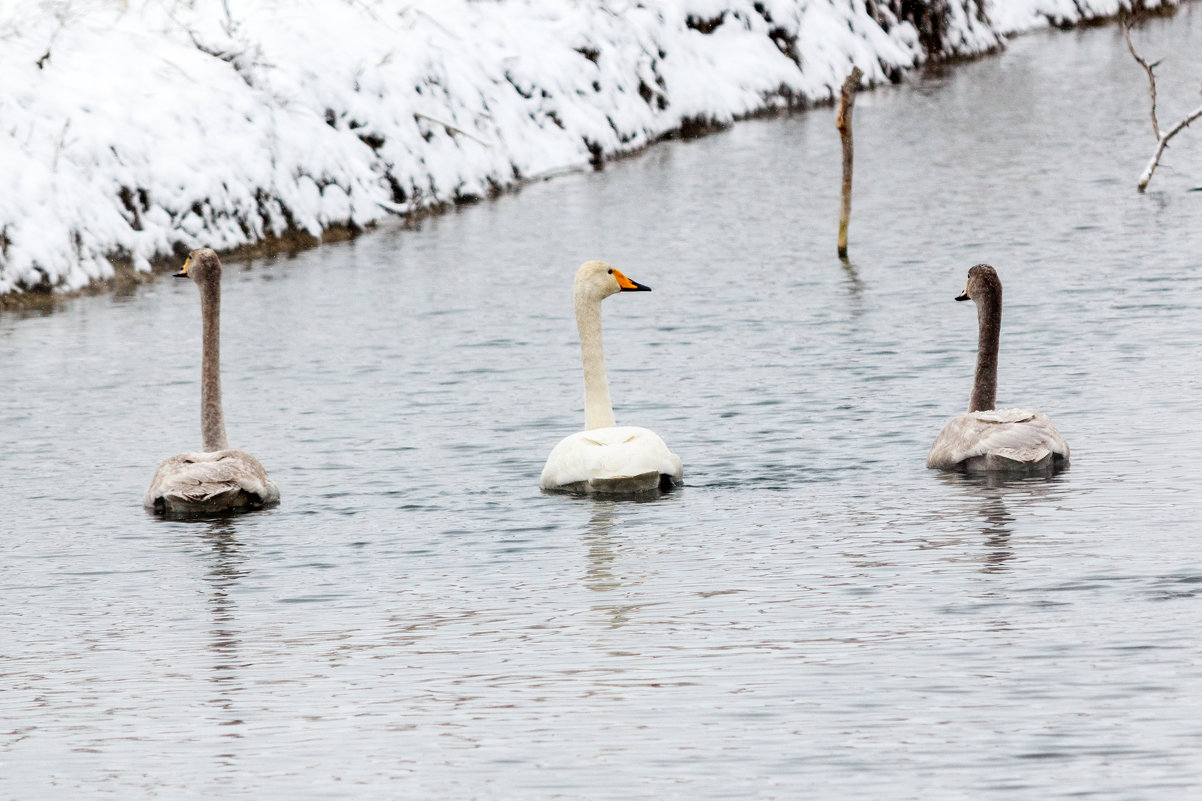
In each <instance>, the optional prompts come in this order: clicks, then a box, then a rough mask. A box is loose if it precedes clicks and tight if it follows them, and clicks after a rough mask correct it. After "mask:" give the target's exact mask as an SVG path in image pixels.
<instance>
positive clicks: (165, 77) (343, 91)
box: [0, 0, 1175, 294]
mask: <svg viewBox="0 0 1202 801" xmlns="http://www.w3.org/2000/svg"><path fill="white" fill-rule="evenodd" d="M981 2H988V3H991V4H990V5H988V6H987V7H986V8H985V9H984V10H985V14H980V13H978V12H979V11H980V10H981V9H980V7H979V3H981ZM1164 2H1175V0H1164ZM1119 3H1120V0H955V1H954V2H951V3H938V4H934V5H937V6H939V7H942V8H943V10H944V12H945V13H946V19H945V21H946V36H945V38H944V41H943V44H942V49H941V52H939V53H927V52H924V50H923V45H922V44H921V42H920V34H919V31H918V30H916V29H915V27H914V25H913V24H912V23H911V22H909V21H905V20H900V19H898V17H897V16H896V14H895V13H894V12H893V11H890V10H889V9H891V8H893V9H900V8H901V6H902V3H901V2H899V0H878V2H877V3H875V4H874V5H871V6H870V5H869V4H866V2H865V0H762V1H761V2H752V0H659V2H654V3H649V2H643V3H639V2H634V0H574V2H571V3H568V2H565V0H228V2H223V3H213V2H209V3H185V2H181V1H180V0H91V2H88V1H87V0H58V1H57V2H52V1H49V0H47V1H44V2H42V3H32V2H24V1H23V0H0V76H2V79H0V186H3V187H5V190H6V191H4V192H3V193H0V294H4V293H7V292H11V291H14V290H21V289H30V288H54V289H62V290H71V289H77V288H80V287H82V286H84V285H85V284H87V283H89V282H91V281H94V280H98V279H104V278H108V277H111V276H112V275H113V274H114V266H113V261H115V260H118V259H121V260H127V261H129V262H130V263H132V264H133V266H134V268H135V269H138V270H148V269H149V268H150V263H151V261H153V260H154V259H156V258H163V257H166V256H169V255H171V254H172V253H177V254H178V253H182V252H185V251H187V250H190V249H192V248H194V247H200V246H207V247H212V248H215V249H217V250H227V249H231V248H235V247H237V246H240V245H244V244H251V243H254V242H257V241H260V240H262V239H264V238H265V237H269V236H279V235H282V234H285V233H286V232H288V231H289V230H291V229H296V230H301V231H304V232H307V233H309V234H310V235H312V236H314V237H320V235H321V233H322V231H324V230H325V229H327V228H329V227H331V226H338V225H345V226H352V227H362V226H365V225H368V224H370V223H372V222H375V221H378V220H380V219H382V218H383V217H385V216H387V215H389V214H394V213H405V212H408V211H412V210H415V209H417V208H420V207H423V206H430V205H436V204H441V203H447V202H457V201H461V200H465V199H474V198H477V197H481V196H484V195H487V194H488V193H489V192H491V191H494V190H495V189H499V188H503V187H506V186H509V185H512V184H513V183H515V182H517V181H520V180H525V179H530V178H535V177H539V176H546V175H550V174H554V173H556V172H560V171H564V170H572V169H580V168H582V167H585V166H587V165H588V164H589V163H590V161H592V160H594V159H596V158H598V157H609V156H612V155H615V154H618V153H623V152H628V151H631V150H636V149H638V148H641V147H645V146H646V145H648V144H651V143H653V142H655V141H656V140H657V139H660V138H662V137H664V136H667V135H670V134H672V133H673V132H676V131H679V130H680V129H681V128H682V126H685V125H693V124H726V123H729V122H731V121H733V120H735V119H737V118H739V117H741V116H746V115H749V114H752V113H755V112H758V111H763V110H765V109H770V108H776V107H785V106H789V105H796V104H799V103H812V102H816V101H823V100H827V99H829V98H831V97H832V95H833V94H834V92H836V91H837V89H838V86H839V84H840V83H841V82H842V80H843V78H844V76H845V75H846V74H847V73H848V72H849V71H850V69H851V66H852V65H853V64H854V65H858V66H859V67H860V68H861V69H862V70H864V72H865V82H866V83H869V84H876V83H882V82H886V81H888V80H889V79H890V77H891V76H895V75H897V74H899V73H900V72H901V71H904V70H907V69H911V68H913V67H915V66H916V65H918V64H920V63H922V62H923V61H924V60H926V59H927V58H930V57H932V56H943V55H972V54H977V53H982V52H986V51H988V50H990V49H993V48H996V47H998V46H999V45H1000V44H1001V43H1002V41H1003V36H1004V35H1005V34H1006V33H1009V32H1014V31H1022V30H1028V29H1030V28H1032V27H1036V26H1041V25H1047V24H1049V22H1053V23H1058V24H1059V23H1064V22H1068V21H1075V20H1078V19H1080V18H1081V16H1082V11H1081V9H1086V12H1087V15H1088V16H1098V15H1110V14H1113V13H1115V12H1116V11H1117V10H1118V8H1119ZM227 9H228V13H227ZM870 9H877V11H876V13H877V14H879V20H878V19H876V18H874V17H873V15H872V12H871V10H870ZM986 20H988V21H986ZM715 23H716V24H715ZM47 54H48V55H47Z"/></svg>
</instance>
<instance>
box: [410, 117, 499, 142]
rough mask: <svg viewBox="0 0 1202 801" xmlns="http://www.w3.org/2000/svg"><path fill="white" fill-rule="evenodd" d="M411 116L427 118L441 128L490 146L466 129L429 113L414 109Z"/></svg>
mask: <svg viewBox="0 0 1202 801" xmlns="http://www.w3.org/2000/svg"><path fill="white" fill-rule="evenodd" d="M413 116H414V117H418V118H419V119H423V120H429V121H430V122H432V123H435V124H436V125H441V126H442V127H443V128H446V129H447V130H448V131H450V132H451V133H453V134H460V135H462V136H466V137H467V138H468V139H471V140H472V141H473V142H479V143H480V144H482V145H484V146H485V147H489V146H490V145H489V144H488V142H485V141H484V140H483V139H481V138H480V137H478V136H472V135H471V134H470V133H468V132H467V131H465V130H463V129H462V128H456V127H455V126H454V125H451V123H449V122H443V121H442V120H436V119H434V118H433V117H431V116H430V115H429V114H422V113H421V112H420V111H415V112H413Z"/></svg>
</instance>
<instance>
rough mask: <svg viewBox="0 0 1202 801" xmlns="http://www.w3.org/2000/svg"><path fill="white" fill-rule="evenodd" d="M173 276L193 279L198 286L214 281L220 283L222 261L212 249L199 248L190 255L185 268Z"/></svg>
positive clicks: (185, 262)
mask: <svg viewBox="0 0 1202 801" xmlns="http://www.w3.org/2000/svg"><path fill="white" fill-rule="evenodd" d="M173 275H174V276H175V277H176V278H191V279H192V280H193V281H195V282H196V283H198V284H203V283H205V282H206V281H212V280H217V281H220V280H221V260H220V259H218V258H217V254H216V252H214V251H213V249H212V248H197V249H196V250H194V251H192V252H191V253H189V254H188V258H187V260H186V261H184V266H183V267H181V268H180V271H179V272H178V273H173Z"/></svg>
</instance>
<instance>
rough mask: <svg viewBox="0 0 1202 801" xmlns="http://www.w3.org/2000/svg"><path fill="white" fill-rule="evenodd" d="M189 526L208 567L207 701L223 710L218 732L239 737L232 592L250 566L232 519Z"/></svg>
mask: <svg viewBox="0 0 1202 801" xmlns="http://www.w3.org/2000/svg"><path fill="white" fill-rule="evenodd" d="M189 529H190V530H193V531H196V532H197V534H198V540H199V542H200V544H201V545H203V546H204V548H205V551H206V552H205V554H204V556H205V557H206V558H207V561H208V570H207V571H205V573H204V576H203V577H204V580H205V582H206V583H207V584H208V585H209V597H208V599H207V600H208V607H209V615H210V617H211V619H212V623H211V626H210V629H209V642H208V649H209V651H210V652H211V653H212V654H213V664H212V667H211V674H210V676H209V681H210V682H212V683H213V684H214V685H216V693H215V696H214V697H213V698H212V699H211V700H210V701H209V703H210V704H211V705H212V706H214V707H216V708H218V709H221V710H222V711H223V718H224V719H223V720H221V722H220V723H219V724H218V725H220V726H223V727H230V728H228V729H225V730H223V731H222V735H223V736H225V737H231V738H236V739H240V738H241V737H242V735H241V734H240V733H239V731H238V729H239V727H240V726H242V724H243V723H244V721H243V720H242V718H241V715H240V714H239V712H238V710H237V704H236V702H235V696H236V694H237V693H239V692H241V691H242V689H243V686H242V683H241V682H240V680H239V678H240V677H239V671H240V668H241V667H242V666H243V664H244V663H245V661H246V660H245V657H243V656H242V655H241V645H242V634H241V632H240V631H239V629H238V626H237V623H238V606H237V603H236V602H235V601H234V599H233V597H232V594H233V591H234V589H235V587H236V586H237V584H238V582H240V581H241V580H242V579H243V578H245V577H246V576H247V575H248V574H249V573H250V570H249V569H248V568H247V567H246V558H245V556H244V555H243V553H242V548H243V546H242V543H241V542H239V540H238V536H237V527H236V523H235V522H234V520H233V519H231V518H224V519H221V520H207V521H203V522H201V521H197V522H196V523H192V524H189ZM219 757H220V759H221V760H222V761H223V763H232V760H233V759H234V755H233V754H220V755H219Z"/></svg>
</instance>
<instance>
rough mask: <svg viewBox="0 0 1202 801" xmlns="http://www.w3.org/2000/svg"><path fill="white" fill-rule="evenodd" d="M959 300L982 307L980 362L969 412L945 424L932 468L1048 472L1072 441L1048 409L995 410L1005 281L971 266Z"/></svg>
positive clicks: (931, 458)
mask: <svg viewBox="0 0 1202 801" xmlns="http://www.w3.org/2000/svg"><path fill="white" fill-rule="evenodd" d="M956 300H971V301H973V302H974V303H976V306H977V325H978V336H979V339H978V346H977V367H976V373H975V375H974V377H973V389H972V396H971V398H970V399H969V404H968V409H969V410H968V412H966V413H964V414H961V415H959V416H957V417H953V418H952V419H951V420H949V421H948V422H947V424H946V425H944V426H943V430H942V431H940V432H939V436H937V437H936V438H935V443H934V444H933V445H932V446H931V450H930V452H929V453H928V454H927V467H929V468H933V469H937V470H963V471H966V472H1046V471H1049V470H1054V469H1056V468H1059V467H1062V466H1065V465H1067V464H1068V459H1069V447H1068V442H1066V441H1065V439H1064V437H1062V436H1061V435H1060V432H1059V431H1057V430H1056V426H1054V425H1052V421H1051V419H1050V418H1049V417H1048V416H1047V415H1046V414H1044V413H1043V412H1037V411H1033V410H1031V409H1003V410H997V409H994V401H995V398H996V396H997V357H998V345H999V342H1000V338H1001V326H1002V282H1001V279H1000V278H998V275H997V271H995V270H994V269H993V268H992V267H990V266H989V265H988V264H978V265H976V266H974V267H972V268H971V269H970V270H969V271H968V282H967V283H966V284H965V286H964V292H963V293H961V294H960V295H959V296H958V297H957V298H956Z"/></svg>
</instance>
